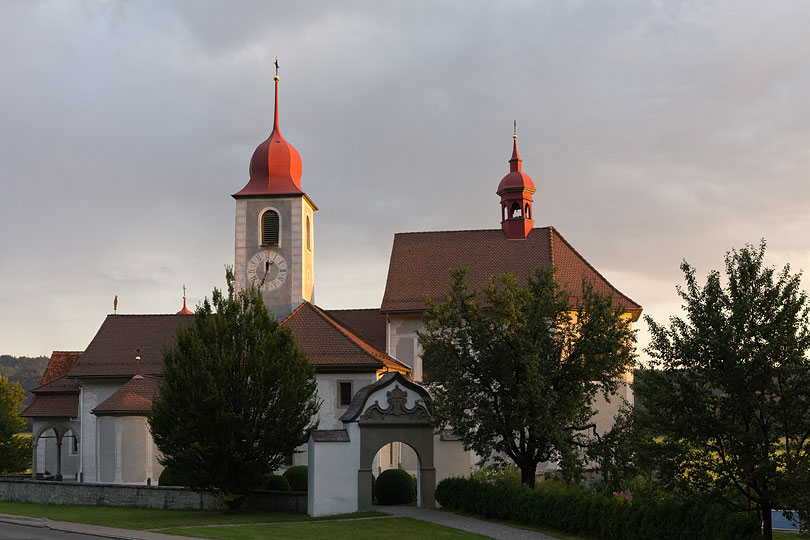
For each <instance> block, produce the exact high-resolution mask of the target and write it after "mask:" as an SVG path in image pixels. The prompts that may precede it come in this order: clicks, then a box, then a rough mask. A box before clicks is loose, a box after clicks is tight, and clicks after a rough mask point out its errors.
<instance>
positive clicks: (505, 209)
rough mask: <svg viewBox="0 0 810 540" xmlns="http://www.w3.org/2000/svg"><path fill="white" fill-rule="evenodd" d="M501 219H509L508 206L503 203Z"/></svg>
mask: <svg viewBox="0 0 810 540" xmlns="http://www.w3.org/2000/svg"><path fill="white" fill-rule="evenodd" d="M503 219H509V208H508V207H507V206H506V205H503Z"/></svg>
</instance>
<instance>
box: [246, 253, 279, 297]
mask: <svg viewBox="0 0 810 540" xmlns="http://www.w3.org/2000/svg"><path fill="white" fill-rule="evenodd" d="M247 278H248V281H249V282H251V283H253V284H255V285H256V286H257V287H258V288H259V289H260V290H262V291H272V290H273V289H278V288H279V287H281V284H282V283H284V281H285V280H286V279H287V261H285V260H284V257H282V256H281V254H280V253H277V252H275V251H270V250H266V251H260V252H259V253H257V254H256V255H254V256H253V257H252V258H251V259H250V261H248V264H247Z"/></svg>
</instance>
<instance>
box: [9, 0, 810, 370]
mask: <svg viewBox="0 0 810 540" xmlns="http://www.w3.org/2000/svg"><path fill="white" fill-rule="evenodd" d="M808 28H810V3H807V2H800V1H796V2H778V1H769V2H761V1H751V2H746V1H741V0H729V1H724V2H694V3H693V2H601V1H593V2H586V1H569V2H491V1H487V2H470V1H459V2H437V1H430V2H427V1H408V2H405V1H402V2H379V1H369V2H333V1H324V2H300V1H291V2H276V3H272V4H271V3H270V2H266V1H255V2H248V1H240V2H203V1H199V0H194V1H191V0H189V1H184V2H181V1H174V2H171V1H165V0H160V1H152V2H149V1H139V2H88V1H81V2H79V1H76V2H69V1H56V2H30V1H10V0H0V69H1V70H2V79H1V80H0V81H1V83H2V84H0V104H1V105H0V106H2V115H1V116H0V181H2V187H3V195H2V196H0V354H15V355H23V354H25V355H40V354H50V352H51V351H52V350H73V349H75V350H82V349H84V348H85V347H86V346H87V344H88V343H89V342H90V340H91V339H92V337H93V335H94V334H95V332H96V330H97V329H98V327H99V326H100V324H101V322H102V321H103V319H104V317H105V316H106V315H107V314H108V313H111V312H112V300H113V296H114V295H116V294H117V295H118V297H119V312H120V313H173V312H175V311H177V310H178V309H180V307H181V305H182V299H181V297H182V288H181V287H182V285H183V284H184V283H185V284H186V285H187V286H188V288H189V289H188V290H189V301H190V304H191V305H192V306H193V305H194V304H196V303H197V302H198V301H200V300H201V299H202V298H203V297H204V296H206V295H210V293H211V289H212V288H213V287H214V286H218V287H222V286H223V284H224V266H225V265H226V264H232V263H233V244H234V238H233V236H234V231H233V227H234V201H233V199H232V198H231V197H230V195H231V194H232V193H235V192H236V191H238V190H239V189H241V188H242V187H243V186H244V184H245V183H246V181H247V178H248V163H249V160H250V157H251V155H252V153H253V150H254V148H255V147H256V145H258V144H259V143H260V142H261V141H262V140H264V139H265V138H266V137H267V135H268V134H269V131H270V129H271V127H272V77H273V69H272V61H273V57H274V56H276V55H278V57H279V63H280V65H281V72H280V76H281V91H280V101H281V111H280V117H281V118H280V121H281V127H282V131H283V133H284V135H285V137H286V138H287V140H288V141H289V142H290V143H292V144H293V145H294V146H295V147H296V148H297V149H298V151H299V152H300V153H301V156H302V159H303V169H304V173H303V177H302V186H303V188H304V190H305V191H306V192H307V193H308V194H309V195H310V196H311V197H312V199H313V200H314V201H315V202H316V203H317V204H318V205H319V206H320V209H321V210H320V212H318V213H317V215H316V217H315V237H316V251H315V253H316V303H318V304H319V305H320V306H322V307H324V308H350V307H379V305H380V301H381V298H382V293H383V289H384V286H385V277H386V272H387V268H388V258H389V255H390V250H391V244H392V239H393V235H394V233H396V232H405V231H425V230H447V229H486V228H498V227H499V206H498V197H497V196H496V195H495V190H496V188H497V185H498V182H499V181H500V179H501V178H502V177H503V175H504V174H506V172H507V170H508V163H507V160H508V158H509V154H510V151H511V142H512V140H511V136H512V121H513V120H514V119H516V120H517V125H518V136H519V139H518V144H519V149H520V153H521V156H522V158H523V170H524V172H526V173H527V174H529V175H530V176H531V177H532V178H533V179H534V182H535V184H536V185H537V189H538V191H537V193H536V194H535V196H534V200H535V206H534V217H535V224H536V225H537V226H546V225H553V226H555V227H556V228H557V229H558V230H559V231H560V232H561V234H562V235H563V236H565V238H566V239H567V240H568V241H569V242H570V243H571V244H573V245H574V246H575V248H576V249H577V250H578V251H579V252H580V253H581V254H582V255H583V256H584V257H585V258H586V259H587V260H588V261H589V262H591V263H592V264H593V265H594V266H595V267H596V268H597V269H599V270H600V271H601V272H602V273H603V275H605V276H606V277H607V279H608V280H609V281H611V282H612V283H613V284H614V285H615V286H616V287H617V288H619V289H620V290H621V291H622V292H624V293H625V294H627V295H628V296H630V297H631V298H633V299H634V300H635V301H637V302H638V303H640V304H642V305H643V306H644V309H645V313H647V314H650V315H652V316H653V317H654V318H656V319H657V320H664V319H666V317H668V316H669V315H671V314H674V313H678V311H679V306H680V302H679V299H678V297H677V295H676V292H675V285H676V284H678V283H681V282H682V275H681V273H680V271H679V269H678V265H679V263H680V261H681V260H683V259H686V260H688V261H689V262H690V263H692V264H693V265H694V266H696V267H697V268H698V272H699V274H700V275H701V276H703V275H705V274H706V272H707V271H708V270H710V269H713V268H721V267H722V264H723V255H724V253H725V252H726V251H727V250H729V249H731V248H732V247H740V246H742V245H744V244H745V243H746V242H748V243H757V242H759V239H760V238H765V239H766V240H767V242H768V259H769V262H770V264H772V265H775V266H778V267H781V266H782V265H784V264H785V263H788V262H790V263H791V265H792V268H793V269H794V270H796V271H798V270H800V269H802V268H810V217H808V209H810V182H808V179H809V177H810V99H809V98H808V96H810V39H808V30H807V29H808ZM806 283H807V280H805V284H806ZM638 328H639V331H640V334H639V341H640V343H641V344H642V345H644V344H645V343H646V342H647V337H646V326H645V325H644V324H639V325H638Z"/></svg>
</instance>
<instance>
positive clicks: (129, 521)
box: [0, 502, 386, 530]
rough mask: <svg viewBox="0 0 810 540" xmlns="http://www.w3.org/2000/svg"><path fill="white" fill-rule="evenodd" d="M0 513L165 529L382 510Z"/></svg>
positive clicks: (6, 507) (26, 507) (14, 509)
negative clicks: (311, 513) (328, 512)
mask: <svg viewBox="0 0 810 540" xmlns="http://www.w3.org/2000/svg"><path fill="white" fill-rule="evenodd" d="M0 514H14V515H18V516H29V517H41V518H48V519H52V520H54V521H70V522H72V523H87V524H89V525H102V526H105V527H120V528H122V529H136V530H146V529H165V528H168V527H188V526H192V525H227V524H234V523H277V522H281V521H323V520H329V519H345V518H347V517H375V516H384V515H386V514H383V513H381V512H359V513H356V514H349V515H343V516H327V517H323V518H311V517H309V516H307V515H303V514H282V513H276V512H263V511H261V512H260V511H244V512H225V511H222V510H152V509H149V508H129V507H126V508H125V507H120V506H72V505H57V504H33V503H18V502H0Z"/></svg>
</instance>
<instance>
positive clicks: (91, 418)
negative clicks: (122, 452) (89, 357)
mask: <svg viewBox="0 0 810 540" xmlns="http://www.w3.org/2000/svg"><path fill="white" fill-rule="evenodd" d="M124 382H125V381H124V380H120V381H95V380H92V379H82V380H80V381H79V388H80V390H79V417H80V419H81V433H80V434H79V440H80V441H81V445H80V447H79V454H80V462H81V465H80V467H81V469H80V471H79V476H80V479H82V481H84V482H99V481H100V480H99V479H98V457H99V456H98V453H99V451H101V452H106V451H108V449H107V448H101V449H100V448H99V443H98V426H97V425H96V420H97V417H96V415H94V414H93V413H92V412H90V411H92V410H93V409H95V408H96V407H97V406H98V405H99V404H100V403H101V402H102V401H104V400H106V399H107V398H108V397H110V396H111V395H113V393H115V391H116V390H118V389H119V388H120V387H121V385H122V384H123V383H124Z"/></svg>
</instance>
